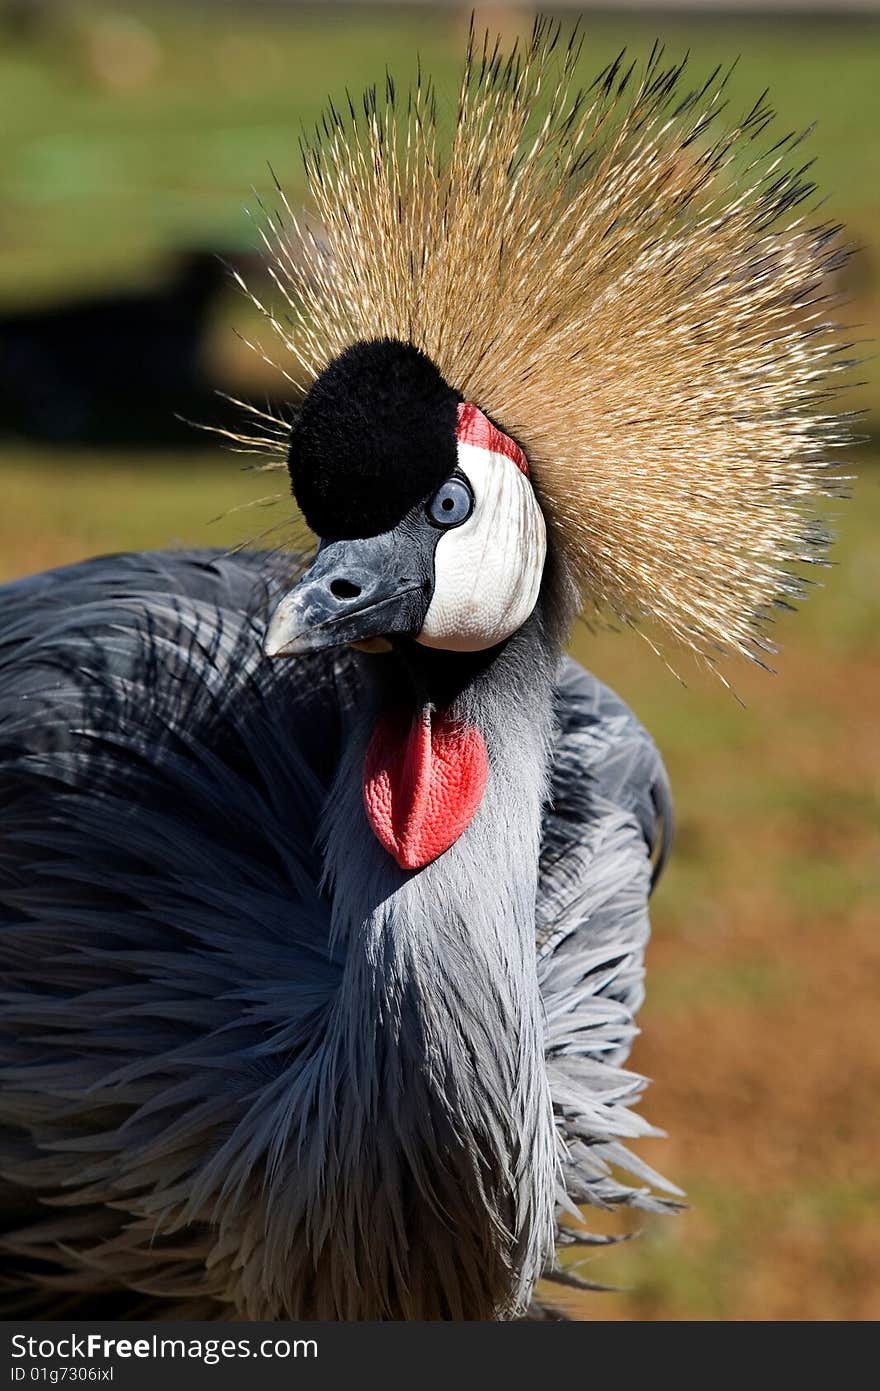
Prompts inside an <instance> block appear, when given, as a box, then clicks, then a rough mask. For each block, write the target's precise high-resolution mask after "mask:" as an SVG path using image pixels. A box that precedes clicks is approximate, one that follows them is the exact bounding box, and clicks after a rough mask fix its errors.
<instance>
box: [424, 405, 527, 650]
mask: <svg viewBox="0 0 880 1391" xmlns="http://www.w3.org/2000/svg"><path fill="white" fill-rule="evenodd" d="M487 423H488V422H487ZM458 464H459V468H460V469H461V471H462V473H463V474H464V475H465V476H466V478H467V479H468V481H469V483H470V485H471V487H472V489H473V492H474V510H473V512H472V513H471V515H470V517H468V519H467V521H466V522H463V523H462V524H461V526H458V527H453V528H452V529H451V530H450V531H448V532H446V533H445V534H444V535H443V536H441V537H440V540H439V541H438V542H437V548H436V550H435V552H434V593H433V595H432V598H431V603H430V606H429V608H428V612H427V614H426V615H425V622H424V625H423V627H422V631H421V632H420V633H419V636H418V638H417V641H418V642H420V643H422V644H423V645H424V646H425V647H442V648H445V649H448V650H450V651H453V652H479V651H481V650H482V649H483V648H486V647H494V646H495V644H496V643H498V642H503V641H504V639H505V638H508V637H510V635H511V633H515V632H516V630H517V628H521V627H522V625H523V623H525V621H526V619H527V618H528V617H529V615H530V613H531V612H532V610H533V609H534V607H535V604H536V603H537V600H538V591H539V590H540V588H541V576H542V575H543V573H544V560H545V558H546V555H547V528H546V526H545V523H544V516H543V513H542V512H541V509H540V507H539V506H538V502H537V499H536V497H535V494H534V491H533V489H532V485H531V483H530V482H529V480H528V478H527V477H526V476H525V474H524V473H523V472H522V471H521V470H520V468H519V467H517V465H516V463H514V462H513V459H512V458H511V457H509V456H508V455H505V454H500V453H497V452H496V451H495V450H492V449H485V448H482V447H480V446H478V445H475V444H469V443H465V442H464V441H462V440H461V439H460V440H459V442H458Z"/></svg>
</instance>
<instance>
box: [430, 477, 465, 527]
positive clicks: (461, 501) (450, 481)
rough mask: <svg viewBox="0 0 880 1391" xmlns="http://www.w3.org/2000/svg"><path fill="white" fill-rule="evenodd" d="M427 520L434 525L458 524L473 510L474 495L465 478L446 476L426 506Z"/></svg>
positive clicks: (447, 525) (448, 525)
mask: <svg viewBox="0 0 880 1391" xmlns="http://www.w3.org/2000/svg"><path fill="white" fill-rule="evenodd" d="M426 510H427V513H428V520H429V521H432V522H433V523H434V525H435V526H443V527H450V526H460V525H461V523H462V522H466V521H467V519H468V517H469V516H470V515H471V512H473V510H474V495H473V493H472V492H471V489H470V484H469V483H468V481H467V479H466V478H461V477H458V476H456V477H453V478H447V480H446V482H445V483H444V484H443V485H442V487H440V488H438V489H437V491H436V493H435V494H434V496H433V497H432V498H431V501H430V502H429V503H428V506H427V509H426Z"/></svg>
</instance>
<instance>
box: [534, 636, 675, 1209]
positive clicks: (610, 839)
mask: <svg viewBox="0 0 880 1391" xmlns="http://www.w3.org/2000/svg"><path fill="white" fill-rule="evenodd" d="M557 719H558V729H559V732H558V736H557V742H556V745H555V748H554V761H553V773H552V787H551V798H550V805H549V807H548V810H547V814H546V817H545V828H544V842H543V847H542V853H541V875H540V884H539V894H538V906H537V914H536V942H537V949H538V973H539V980H540V984H541V992H542V996H543V999H544V1005H545V1010H546V1018H547V1050H546V1051H547V1067H548V1072H549V1076H550V1085H551V1093H552V1096H553V1100H554V1107H555V1111H556V1116H557V1124H558V1129H559V1135H560V1143H561V1152H562V1166H563V1175H564V1180H565V1189H566V1192H565V1194H562V1193H561V1194H560V1207H561V1208H562V1207H568V1208H570V1204H571V1201H574V1202H575V1203H594V1204H597V1205H599V1206H608V1205H616V1204H621V1203H623V1204H627V1205H635V1206H639V1207H642V1208H654V1207H657V1206H663V1205H665V1203H666V1201H667V1200H665V1199H663V1198H658V1197H656V1196H655V1195H654V1194H653V1193H652V1192H651V1191H650V1189H652V1188H660V1189H661V1190H665V1191H666V1192H668V1193H675V1192H677V1191H678V1190H677V1189H675V1188H674V1187H673V1185H671V1184H668V1183H667V1182H666V1181H665V1180H664V1179H662V1178H661V1177H660V1175H658V1174H656V1173H654V1171H653V1170H651V1169H649V1168H648V1166H647V1165H645V1164H644V1162H643V1161H641V1160H640V1159H638V1158H636V1157H635V1156H633V1155H631V1154H629V1153H628V1151H627V1150H626V1148H625V1147H624V1145H623V1144H621V1143H620V1141H621V1139H623V1138H633V1137H636V1136H640V1135H647V1134H652V1133H657V1132H655V1131H653V1129H652V1127H651V1126H650V1125H648V1123H647V1122H646V1121H645V1120H644V1119H643V1118H642V1117H641V1116H640V1115H639V1114H638V1113H637V1112H634V1111H633V1110H632V1109H631V1107H632V1106H633V1103H635V1102H636V1101H638V1099H639V1097H640V1095H641V1093H642V1091H643V1089H644V1086H645V1083H644V1081H643V1079H642V1078H640V1077H638V1076H636V1075H635V1074H633V1073H630V1072H627V1071H625V1070H624V1069H623V1067H622V1064H623V1063H624V1062H625V1060H626V1057H627V1054H628V1052H629V1048H630V1045H631V1043H632V1040H633V1038H634V1036H635V1034H636V1031H637V1030H636V1024H635V1016H636V1013H637V1011H638V1009H639V1007H640V1005H641V1003H642V998H643V994H644V987H643V981H644V963H643V957H644V949H645V945H646V943H647V940H648V934H649V924H648V899H649V895H650V892H651V887H652V882H653V881H654V880H656V877H657V874H658V873H659V870H660V868H661V867H662V863H663V861H664V859H665V856H666V853H667V850H668V845H669V836H670V832H671V824H672V823H671V804H670V797H669V788H668V782H667V778H666V773H665V770H664V768H663V764H662V761H661V759H660V756H659V754H658V752H657V749H656V747H655V746H654V744H653V742H652V740H651V739H650V737H649V735H648V734H647V732H646V731H645V730H644V729H643V727H642V726H641V725H640V724H639V723H638V721H637V720H636V719H635V717H634V716H633V714H632V713H631V712H630V711H629V710H628V709H627V707H626V706H625V705H624V704H623V702H622V701H621V700H620V699H619V698H618V697H617V696H615V695H614V694H613V693H612V692H611V691H609V690H608V688H607V687H605V686H603V685H602V684H601V683H600V682H599V681H597V680H596V679H595V678H594V677H593V676H590V675H589V674H588V673H587V672H585V671H583V670H582V669H581V668H580V667H578V666H576V664H575V663H574V662H572V661H566V662H565V664H564V667H563V671H562V674H561V679H560V682H559V690H558V700H557ZM652 862H653V863H652ZM621 1169H625V1170H628V1171H629V1173H630V1174H631V1175H632V1176H633V1177H634V1178H635V1179H636V1180H638V1181H639V1182H637V1183H636V1184H635V1185H633V1184H632V1183H628V1182H626V1181H624V1179H623V1178H622V1177H621V1175H620V1173H619V1171H620V1170H621Z"/></svg>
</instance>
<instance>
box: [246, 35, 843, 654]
mask: <svg viewBox="0 0 880 1391" xmlns="http://www.w3.org/2000/svg"><path fill="white" fill-rule="evenodd" d="M581 42H582V41H581V39H580V37H579V36H578V34H577V32H575V33H574V34H572V36H571V38H570V39H569V40H568V42H566V41H565V40H564V38H563V35H562V33H561V30H560V26H559V24H558V23H556V22H551V21H548V20H545V19H539V20H538V21H536V23H535V27H534V30H533V33H532V37H531V40H530V41H529V42H528V43H527V44H526V45H525V46H523V47H521V46H519V45H514V47H513V48H512V50H511V51H509V52H504V51H503V50H502V49H501V47H500V46H499V44H498V43H495V45H494V46H492V45H491V44H490V43H489V41H488V39H486V40H484V41H482V42H480V41H478V40H477V39H475V36H474V33H473V27H472V31H471V36H470V41H469V44H468V50H467V58H466V62H465V68H464V74H463V78H462V82H461V87H460V91H459V95H458V104H457V110H456V112H455V119H454V125H453V129H452V131H451V134H450V136H449V138H448V139H447V140H445V141H444V140H442V139H441V135H440V123H439V122H438V117H437V101H436V94H435V91H434V88H433V87H432V85H431V84H430V82H426V81H425V80H424V79H423V78H422V77H421V75H419V77H418V79H417V81H416V83H415V85H414V87H413V88H412V90H411V91H410V92H409V93H408V95H407V97H406V100H405V102H402V101H401V100H400V99H399V97H398V95H397V94H396V93H395V88H394V84H393V83H392V81H391V80H390V79H388V80H387V82H386V87H385V92H384V96H379V95H377V92H376V90H375V89H371V90H370V91H368V92H367V93H366V95H365V97H364V101H363V107H362V109H356V108H355V106H354V105H353V104H352V103H351V102H350V101H349V103H348V108H347V111H346V112H345V113H340V112H339V111H337V110H336V109H334V108H332V107H331V109H330V110H329V111H328V112H327V113H326V114H325V116H324V118H323V120H322V122H321V124H320V126H319V127H318V129H317V132H316V134H315V136H314V137H313V138H312V139H311V140H308V141H306V142H305V143H304V144H303V157H304V162H305V170H306V176H307V179H308V185H309V188H310V191H311V194H312V198H313V200H314V205H315V212H316V214H317V218H316V222H315V224H314V225H312V224H311V223H310V224H309V225H306V224H305V223H304V221H303V220H302V219H298V218H297V217H296V216H295V215H294V214H293V213H292V211H291V209H290V206H289V204H288V203H287V200H286V199H285V198H284V195H283V193H281V191H280V190H279V193H280V195H281V198H282V202H283V209H284V210H283V212H280V213H279V214H276V215H273V216H271V217H269V218H268V221H267V224H266V227H265V229H264V236H265V240H266V244H267V246H268V248H269V251H270V253H271V271H272V275H273V278H274V281H275V284H276V286H277V288H278V290H279V291H280V293H281V295H282V297H283V299H284V301H285V305H284V313H283V314H281V313H279V314H277V315H276V314H275V313H273V312H272V311H271V310H270V309H267V308H266V307H265V306H264V305H263V304H262V303H260V301H259V300H257V299H256V298H255V297H254V296H252V298H254V299H255V302H256V303H257V305H258V307H259V308H260V309H261V310H262V312H263V313H265V314H266V315H267V317H268V319H269V320H270V322H271V324H272V327H273V329H274V330H275V331H276V332H277V333H278V334H279V335H280V337H281V339H282V341H283V343H284V347H285V349H286V350H288V351H289V352H291V353H292V354H293V356H294V358H295V360H296V363H297V364H298V367H297V369H296V372H295V375H293V376H292V378H291V379H292V381H293V383H294V386H295V387H296V389H298V390H302V389H303V386H302V381H303V380H304V382H305V386H306V387H307V386H308V384H309V382H310V381H311V380H312V379H314V377H315V376H316V375H317V374H318V373H319V372H320V371H321V370H322V369H323V368H324V367H325V366H326V364H327V363H328V362H329V361H330V360H331V359H332V358H333V357H335V356H336V355H337V354H338V353H340V352H341V351H342V350H343V349H344V348H346V347H347V346H348V345H349V344H351V343H353V342H355V341H357V340H361V339H373V338H380V337H383V336H389V337H393V338H400V339H403V340H406V341H409V342H411V343H414V344H416V345H417V346H418V347H419V348H421V349H423V350H424V351H425V352H426V353H427V354H428V355H429V356H430V357H431V358H432V359H433V361H434V362H435V363H436V364H437V366H438V367H439V368H440V371H441V372H442V373H443V375H444V377H445V378H446V380H447V381H448V382H449V383H450V384H451V385H452V386H454V387H455V388H456V389H457V390H458V391H460V392H461V393H462V395H463V396H464V398H465V399H466V400H468V401H473V402H474V403H476V404H477V405H478V406H479V407H480V408H481V409H482V410H484V411H485V412H486V413H487V414H489V415H490V416H491V417H492V418H493V419H494V420H495V421H497V422H498V423H499V424H500V425H501V427H502V428H503V429H504V430H505V431H506V432H507V433H508V434H510V435H512V436H513V437H514V438H515V439H516V440H517V441H518V442H519V443H520V444H521V445H522V447H523V448H524V450H525V452H526V455H527V456H528V460H529V465H530V470H531V477H532V479H533V482H534V485H535V488H536V491H537V494H538V497H539V499H540V502H541V505H542V508H543V510H544V513H545V515H546V518H547V521H548V524H549V527H550V531H551V534H552V536H553V537H554V539H555V542H556V544H557V546H558V547H559V548H560V550H561V552H562V554H563V556H564V557H565V559H566V561H567V563H568V565H569V567H570V570H571V573H572V574H573V576H574V578H575V579H576V582H577V584H578V586H579V588H580V591H581V594H582V596H583V604H584V611H585V614H586V616H587V618H588V619H589V618H590V617H591V616H592V617H594V618H598V617H600V616H601V615H606V616H613V617H614V618H615V619H616V620H618V621H622V622H624V623H638V622H641V621H644V620H648V621H650V620H654V621H656V622H657V623H659V624H660V625H661V626H662V627H663V628H664V629H665V630H666V631H667V632H671V633H672V634H674V635H675V637H677V638H678V639H680V640H681V641H682V642H684V643H685V644H687V645H688V646H690V647H691V648H693V649H695V650H696V652H697V653H698V654H700V655H701V656H703V657H705V658H707V659H708V660H709V661H712V662H714V661H715V660H716V659H717V658H718V657H720V656H722V655H724V654H725V653H729V652H731V651H738V652H740V653H743V654H745V655H746V656H748V657H750V658H752V659H753V660H756V661H760V660H761V658H762V654H763V653H764V652H766V651H768V650H772V648H771V646H770V644H769V643H768V642H767V640H766V638H765V637H764V636H762V629H763V626H764V623H765V622H766V620H767V618H768V617H769V614H770V611H771V609H772V608H773V606H774V605H776V604H785V602H786V600H787V598H790V597H791V596H792V595H796V594H798V593H799V592H800V589H801V581H800V580H799V578H798V567H799V565H800V563H801V562H815V561H817V560H818V559H820V558H821V556H822V549H823V546H824V545H825V543H826V541H827V533H826V531H825V529H824V527H823V526H822V525H821V523H820V521H819V520H818V519H817V516H816V513H817V510H818V506H819V499H820V497H821V496H826V497H827V496H831V495H835V494H836V493H839V479H836V478H835V476H834V475H833V474H830V473H829V471H828V470H829V449H830V448H831V447H833V446H837V445H839V444H841V443H842V442H843V441H844V440H845V438H846V432H845V430H844V428H843V425H842V422H841V417H839V416H835V415H832V414H829V413H826V412H827V401H828V398H829V396H830V394H831V388H832V385H833V384H834V382H835V380H836V379H837V377H838V374H839V373H840V372H841V370H843V369H844V368H845V367H847V366H848V365H849V364H848V363H847V362H845V361H844V356H843V352H844V349H843V345H842V344H841V342H840V340H839V334H838V331H837V329H836V326H835V325H833V324H831V323H829V322H828V318H827V316H828V311H829V300H830V298H831V296H830V291H829V284H828V282H829V277H830V276H831V275H833V273H834V271H835V270H836V269H837V268H838V267H839V266H840V265H841V264H842V262H843V260H844V259H845V256H846V251H845V249H843V248H841V246H840V244H839V239H838V238H839V230H840V229H839V228H838V227H836V226H832V225H828V224H824V225H815V223H813V222H812V221H811V219H810V214H809V213H808V212H805V202H806V200H808V199H809V197H810V195H811V194H812V192H813V185H812V184H810V183H809V182H806V181H805V179H804V173H805V170H806V168H807V166H806V165H803V166H801V167H790V164H789V160H790V156H791V154H792V151H793V150H794V147H795V146H796V144H797V143H798V138H797V137H794V136H787V137H785V138H784V139H781V140H777V141H776V142H775V143H774V142H773V141H772V139H768V138H765V131H766V129H767V127H768V125H769V124H770V122H771V120H772V115H773V113H772V112H771V111H770V109H769V108H768V107H767V106H766V105H765V102H764V99H763V98H762V99H761V100H759V101H758V103H757V104H756V105H755V106H754V107H753V108H752V109H751V110H750V111H749V112H748V114H747V115H746V116H745V117H744V118H743V119H741V120H739V121H736V122H730V121H729V118H727V117H726V116H725V114H724V113H725V107H726V100H725V85H726V82H727V77H728V76H729V74H727V75H725V74H722V73H721V72H720V71H719V70H716V71H715V72H714V73H712V75H711V76H710V77H709V78H708V80H707V81H706V82H705V83H703V84H702V85H699V86H698V87H696V88H688V87H686V86H685V76H684V71H685V65H684V63H676V64H671V65H670V64H668V63H667V62H666V61H665V59H664V57H663V53H662V50H660V49H656V48H655V50H654V51H653V52H652V53H651V55H650V57H649V59H648V61H647V63H646V64H645V65H644V67H643V68H642V69H640V68H638V67H637V66H636V65H635V64H633V65H632V66H629V65H627V64H626V63H625V62H624V58H623V55H621V56H619V57H618V58H617V59H616V60H615V61H614V62H613V63H611V64H610V66H608V67H606V68H605V69H604V71H603V72H601V73H600V74H599V76H598V77H597V78H596V80H595V81H594V82H593V83H592V84H591V85H590V86H589V87H587V88H585V89H583V88H578V87H577V85H576V74H577V71H578V67H579V59H580V52H581ZM245 288H246V287H245ZM254 418H255V419H258V418H261V419H262V422H263V426H264V427H265V430H264V429H262V428H260V427H257V429H256V430H255V432H254V434H253V435H247V434H243V435H241V436H239V437H238V439H239V443H240V444H242V445H244V446H245V447H249V446H254V447H257V448H265V447H267V448H268V449H269V450H270V452H272V451H274V452H275V454H276V456H277V462H279V463H282V462H283V459H284V455H285V452H286V433H287V427H286V425H285V424H284V422H281V421H274V420H273V419H272V418H271V417H267V416H261V413H260V412H254ZM835 484H838V486H835Z"/></svg>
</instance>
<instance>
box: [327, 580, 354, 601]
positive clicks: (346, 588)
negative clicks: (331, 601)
mask: <svg viewBox="0 0 880 1391" xmlns="http://www.w3.org/2000/svg"><path fill="white" fill-rule="evenodd" d="M360 592H361V587H360V585H359V584H352V582H351V580H339V579H337V580H331V581H330V593H331V594H332V595H333V597H334V598H335V599H356V598H357V597H358V595H359V594H360Z"/></svg>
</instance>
